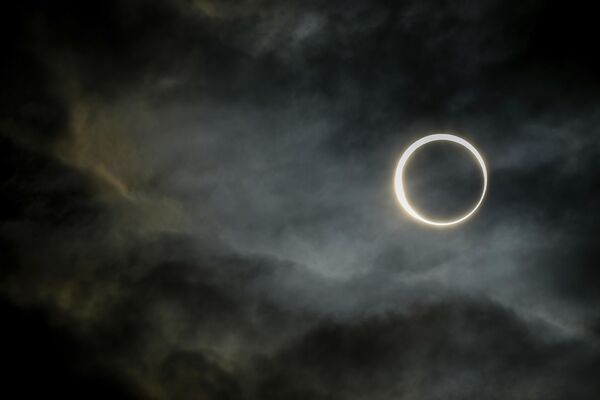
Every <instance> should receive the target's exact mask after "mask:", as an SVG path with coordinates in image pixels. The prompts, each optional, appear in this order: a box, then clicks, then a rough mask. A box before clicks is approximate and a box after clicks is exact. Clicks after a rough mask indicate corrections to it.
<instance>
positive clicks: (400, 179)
mask: <svg viewBox="0 0 600 400" xmlns="http://www.w3.org/2000/svg"><path fill="white" fill-rule="evenodd" d="M437 141H448V142H453V143H457V144H459V145H461V146H463V147H464V148H466V149H467V150H469V151H470V152H471V154H473V156H474V157H475V159H476V160H477V162H478V163H479V166H480V167H481V172H482V174H483V189H482V190H481V196H480V197H479V201H478V202H477V204H476V205H475V207H473V208H472V209H471V210H469V211H468V212H467V213H465V214H463V215H462V216H460V217H458V218H455V219H452V220H445V221H440V220H432V219H429V218H425V217H424V216H423V215H421V214H420V213H419V212H417V211H416V210H415V208H414V207H413V206H412V205H411V203H410V201H409V200H408V196H407V194H406V188H405V185H404V167H405V166H406V163H407V162H408V160H409V159H410V157H411V156H412V155H413V153H414V152H415V151H417V150H418V149H419V148H420V147H422V146H424V145H426V144H427V143H431V142H437ZM487 183H488V175H487V168H486V166H485V162H484V161H483V157H482V156H481V154H479V152H478V151H477V149H476V148H475V147H474V146H473V145H472V144H471V143H469V142H467V141H466V140H465V139H463V138H461V137H458V136H456V135H450V134H446V133H436V134H433V135H428V136H425V137H423V138H421V139H419V140H417V141H416V142H414V143H413V144H411V145H410V146H408V148H407V149H406V150H405V151H404V153H402V156H401V157H400V160H399V161H398V166H397V167H396V175H395V178H394V184H395V185H394V186H395V189H396V196H397V197H398V201H399V202H400V205H401V206H402V208H403V209H404V210H405V211H406V212H407V213H408V214H409V215H410V216H411V217H412V218H414V219H416V220H417V221H420V222H423V223H425V224H427V225H433V226H438V227H445V226H451V225H456V224H458V223H461V222H463V221H465V220H466V219H468V218H469V217H470V216H472V215H473V214H474V213H475V211H477V209H478V208H479V206H480V205H481V203H482V202H483V199H484V197H485V193H486V191H487Z"/></svg>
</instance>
